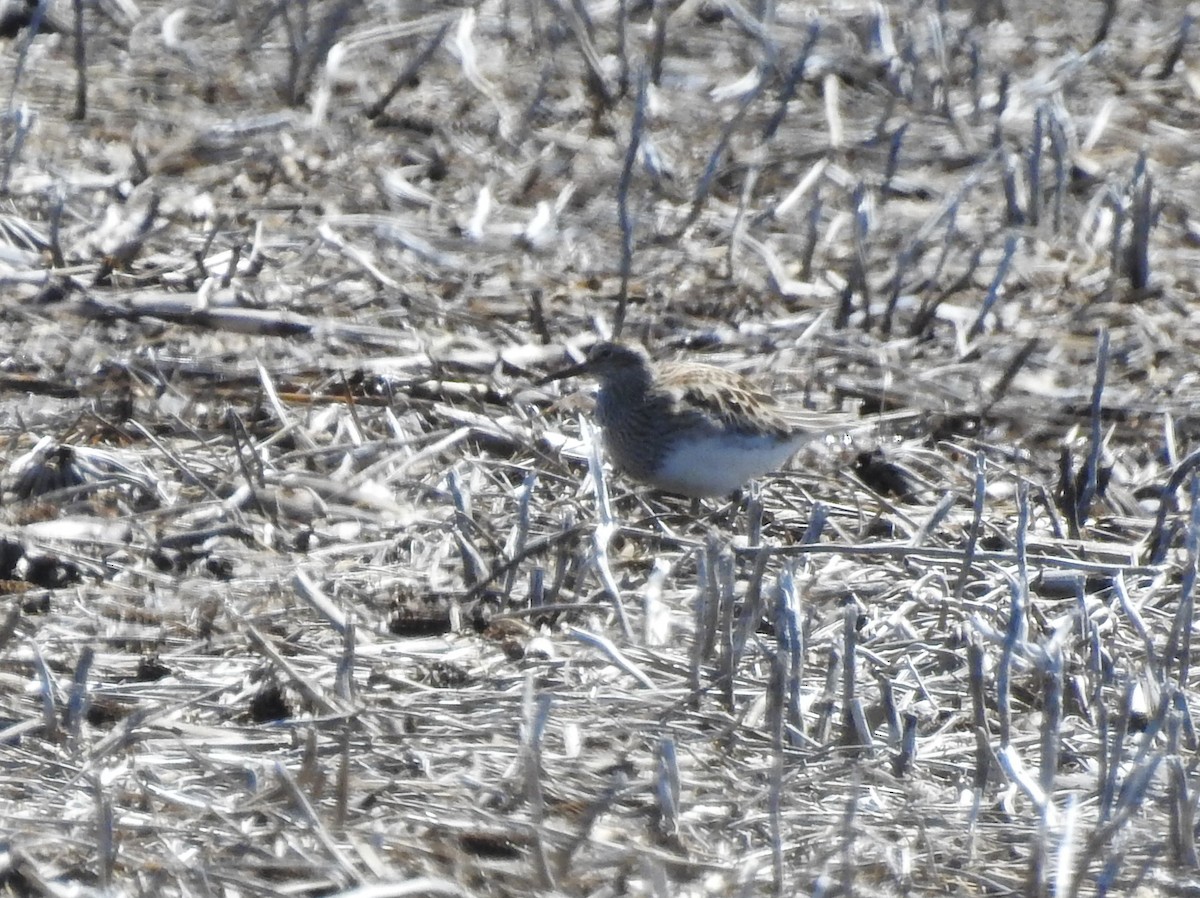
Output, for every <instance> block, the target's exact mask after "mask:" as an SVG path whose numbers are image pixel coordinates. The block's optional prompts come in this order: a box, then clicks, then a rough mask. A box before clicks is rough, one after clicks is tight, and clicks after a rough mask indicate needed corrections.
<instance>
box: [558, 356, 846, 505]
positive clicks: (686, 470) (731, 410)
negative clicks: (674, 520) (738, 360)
mask: <svg viewBox="0 0 1200 898" xmlns="http://www.w3.org/2000/svg"><path fill="white" fill-rule="evenodd" d="M580 375H590V376H592V377H594V378H596V379H598V380H599V381H600V392H599V396H598V397H597V401H596V420H597V422H598V423H599V425H600V429H601V432H602V434H603V442H604V447H605V451H606V453H607V455H608V457H609V460H610V461H611V462H612V463H613V467H614V468H616V469H617V470H619V471H621V472H623V473H624V474H626V475H628V476H629V477H631V478H633V479H634V480H637V481H640V482H642V483H645V484H647V485H649V486H651V487H653V488H655V489H658V490H661V491H663V492H667V493H674V494H676V495H680V496H686V497H689V498H692V499H704V498H714V497H722V496H728V495H729V494H731V493H733V492H735V491H736V490H738V489H740V488H741V487H743V486H745V485H746V483H747V482H749V481H751V480H754V479H755V478H757V477H761V476H762V475H763V474H766V473H768V472H770V471H777V470H779V469H780V468H781V467H782V466H783V465H784V464H785V463H786V462H787V461H788V459H790V458H791V457H792V455H794V454H795V452H796V450H797V449H799V448H800V446H802V445H803V444H804V443H806V442H808V441H809V440H811V439H813V438H815V437H818V436H823V435H828V434H832V433H838V432H844V431H847V430H852V429H854V426H855V423H854V422H853V421H850V420H849V419H847V418H845V417H844V416H836V415H835V416H830V415H815V414H814V413H812V412H800V411H797V410H791V409H788V408H786V407H785V406H784V405H783V404H782V403H780V402H779V401H778V400H777V399H776V398H775V397H774V396H773V395H771V393H769V392H767V391H766V390H765V389H764V388H763V387H760V386H759V385H757V384H756V383H755V382H754V381H752V380H750V379H749V378H747V377H745V376H743V375H741V374H738V373H737V372H734V371H730V370H728V369H726V368H720V367H717V366H715V365H708V364H703V363H700V362H693V361H680V362H658V363H656V362H655V361H653V360H652V359H651V358H650V355H649V354H648V353H647V352H646V351H645V350H644V349H642V348H641V347H639V346H635V345H632V344H625V343H618V342H614V341H607V340H606V341H601V342H598V343H596V344H594V345H593V346H592V347H591V349H590V350H589V351H588V354H587V357H586V358H585V359H584V360H583V361H582V362H580V363H579V364H577V365H572V366H570V367H568V368H564V369H562V370H560V371H557V372H554V373H552V374H549V375H548V376H546V377H544V378H542V379H541V380H540V381H539V385H544V384H547V383H550V382H552V381H557V380H563V379H565V378H569V377H576V376H580Z"/></svg>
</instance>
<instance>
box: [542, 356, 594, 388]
mask: <svg viewBox="0 0 1200 898" xmlns="http://www.w3.org/2000/svg"><path fill="white" fill-rule="evenodd" d="M589 370H590V369H589V368H588V363H587V362H580V363H579V364H578V365H571V366H570V367H568V368H563V369H562V370H561V371H552V372H550V373H549V374H547V375H546V376H545V377H541V378H538V379H537V380H535V381H534V382H533V385H534V386H535V387H541V386H545V385H546V384H548V383H553V382H554V381H556V380H566V379H567V378H568V377H578V376H579V375H580V374H587V373H588V371H589Z"/></svg>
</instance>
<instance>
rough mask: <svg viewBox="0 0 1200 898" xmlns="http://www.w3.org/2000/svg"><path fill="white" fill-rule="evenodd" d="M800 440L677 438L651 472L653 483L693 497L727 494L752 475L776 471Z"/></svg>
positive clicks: (790, 455)
mask: <svg viewBox="0 0 1200 898" xmlns="http://www.w3.org/2000/svg"><path fill="white" fill-rule="evenodd" d="M801 442H803V439H800V440H789V441H786V442H782V443H781V442H779V441H778V440H773V439H770V438H768V437H750V436H738V435H733V434H725V435H722V436H719V437H718V436H712V437H703V438H700V439H696V440H684V441H680V444H679V445H678V446H677V447H676V448H675V449H673V450H672V451H671V452H669V453H668V454H667V456H666V457H665V458H664V459H663V460H662V464H661V465H660V466H659V469H658V470H657V471H655V472H654V483H653V485H654V486H656V487H658V488H659V489H661V490H665V491H667V492H670V493H678V494H679V495H681V496H691V497H694V498H700V497H704V496H727V495H728V494H729V493H732V492H733V491H734V490H736V489H739V488H740V487H743V486H745V485H746V483H747V482H748V481H750V480H753V479H754V478H755V477H761V476H762V475H763V474H766V473H767V472H768V471H778V470H779V469H780V468H781V467H782V466H783V465H784V464H785V463H786V462H787V460H788V459H789V458H791V457H792V454H793V453H794V452H795V451H796V448H797V446H798V444H799V443H801Z"/></svg>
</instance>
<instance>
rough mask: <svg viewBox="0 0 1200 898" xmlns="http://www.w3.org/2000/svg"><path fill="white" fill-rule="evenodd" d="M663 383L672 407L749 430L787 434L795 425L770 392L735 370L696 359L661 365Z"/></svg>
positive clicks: (737, 429)
mask: <svg viewBox="0 0 1200 898" xmlns="http://www.w3.org/2000/svg"><path fill="white" fill-rule="evenodd" d="M658 375H659V376H658V381H657V384H656V386H658V387H659V389H661V390H662V391H663V392H664V393H665V394H666V395H667V397H668V399H669V400H670V403H671V408H672V411H674V412H676V413H680V414H683V413H687V412H689V411H694V412H696V413H699V414H703V415H705V416H706V417H710V418H714V419H716V420H717V421H720V422H721V423H722V424H723V425H724V426H725V427H727V428H729V429H731V430H736V431H742V432H747V433H757V432H763V431H766V432H768V433H778V434H779V435H780V436H786V435H788V434H790V433H792V431H793V430H794V429H795V428H794V427H793V426H792V424H791V423H790V422H789V420H788V416H787V415H786V414H785V413H784V409H783V407H782V406H781V405H780V404H779V403H778V402H777V401H776V399H775V397H774V396H772V395H771V394H770V393H767V392H765V391H763V390H762V389H761V388H759V387H758V386H757V385H756V384H755V383H754V382H753V381H751V380H749V379H748V378H745V377H743V376H742V375H740V374H738V373H737V372H735V371H728V370H726V369H725V368H717V367H716V366H714V365H701V364H697V363H694V362H681V363H666V364H663V365H660V366H659V369H658Z"/></svg>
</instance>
